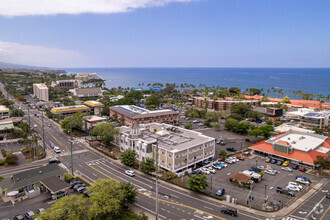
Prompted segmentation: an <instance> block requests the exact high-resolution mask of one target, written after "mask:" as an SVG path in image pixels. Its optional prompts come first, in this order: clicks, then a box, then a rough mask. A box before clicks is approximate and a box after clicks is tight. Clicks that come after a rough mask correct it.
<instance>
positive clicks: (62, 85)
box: [51, 79, 81, 89]
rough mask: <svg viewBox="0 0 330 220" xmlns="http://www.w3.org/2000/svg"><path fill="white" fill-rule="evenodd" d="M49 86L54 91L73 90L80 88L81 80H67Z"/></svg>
mask: <svg viewBox="0 0 330 220" xmlns="http://www.w3.org/2000/svg"><path fill="white" fill-rule="evenodd" d="M51 86H52V87H53V88H55V89H73V88H80V87H81V80H74V79H67V80H57V81H55V82H52V84H51Z"/></svg>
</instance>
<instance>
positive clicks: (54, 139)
mask: <svg viewBox="0 0 330 220" xmlns="http://www.w3.org/2000/svg"><path fill="white" fill-rule="evenodd" d="M32 119H33V120H34V121H35V122H36V123H38V124H39V125H40V126H41V127H42V124H41V123H40V122H39V121H38V120H37V119H35V118H33V117H32ZM46 132H47V131H46ZM48 134H49V135H50V136H51V137H52V138H54V140H55V141H56V142H57V143H58V144H59V145H61V146H62V147H64V148H65V149H66V150H67V151H68V152H69V151H70V150H69V148H68V147H67V146H66V145H64V144H62V143H61V142H60V141H59V140H57V138H56V137H54V136H53V135H52V134H51V133H49V132H48Z"/></svg>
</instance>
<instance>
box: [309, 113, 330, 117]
mask: <svg viewBox="0 0 330 220" xmlns="http://www.w3.org/2000/svg"><path fill="white" fill-rule="evenodd" d="M303 116H304V117H312V118H325V117H329V116H330V112H309V113H306V114H304V115H303Z"/></svg>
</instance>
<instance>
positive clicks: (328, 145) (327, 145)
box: [322, 138, 330, 150]
mask: <svg viewBox="0 0 330 220" xmlns="http://www.w3.org/2000/svg"><path fill="white" fill-rule="evenodd" d="M322 147H325V148H328V149H329V150H330V138H327V139H326V140H325V141H324V143H323V144H322Z"/></svg>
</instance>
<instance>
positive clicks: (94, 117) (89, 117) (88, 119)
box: [84, 115, 107, 122]
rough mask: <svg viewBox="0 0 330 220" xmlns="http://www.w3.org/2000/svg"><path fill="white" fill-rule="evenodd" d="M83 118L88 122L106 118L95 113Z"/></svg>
mask: <svg viewBox="0 0 330 220" xmlns="http://www.w3.org/2000/svg"><path fill="white" fill-rule="evenodd" d="M84 119H85V120H86V121H89V122H93V121H101V120H107V119H106V118H105V117H100V116H96V115H90V116H85V117H84Z"/></svg>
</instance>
